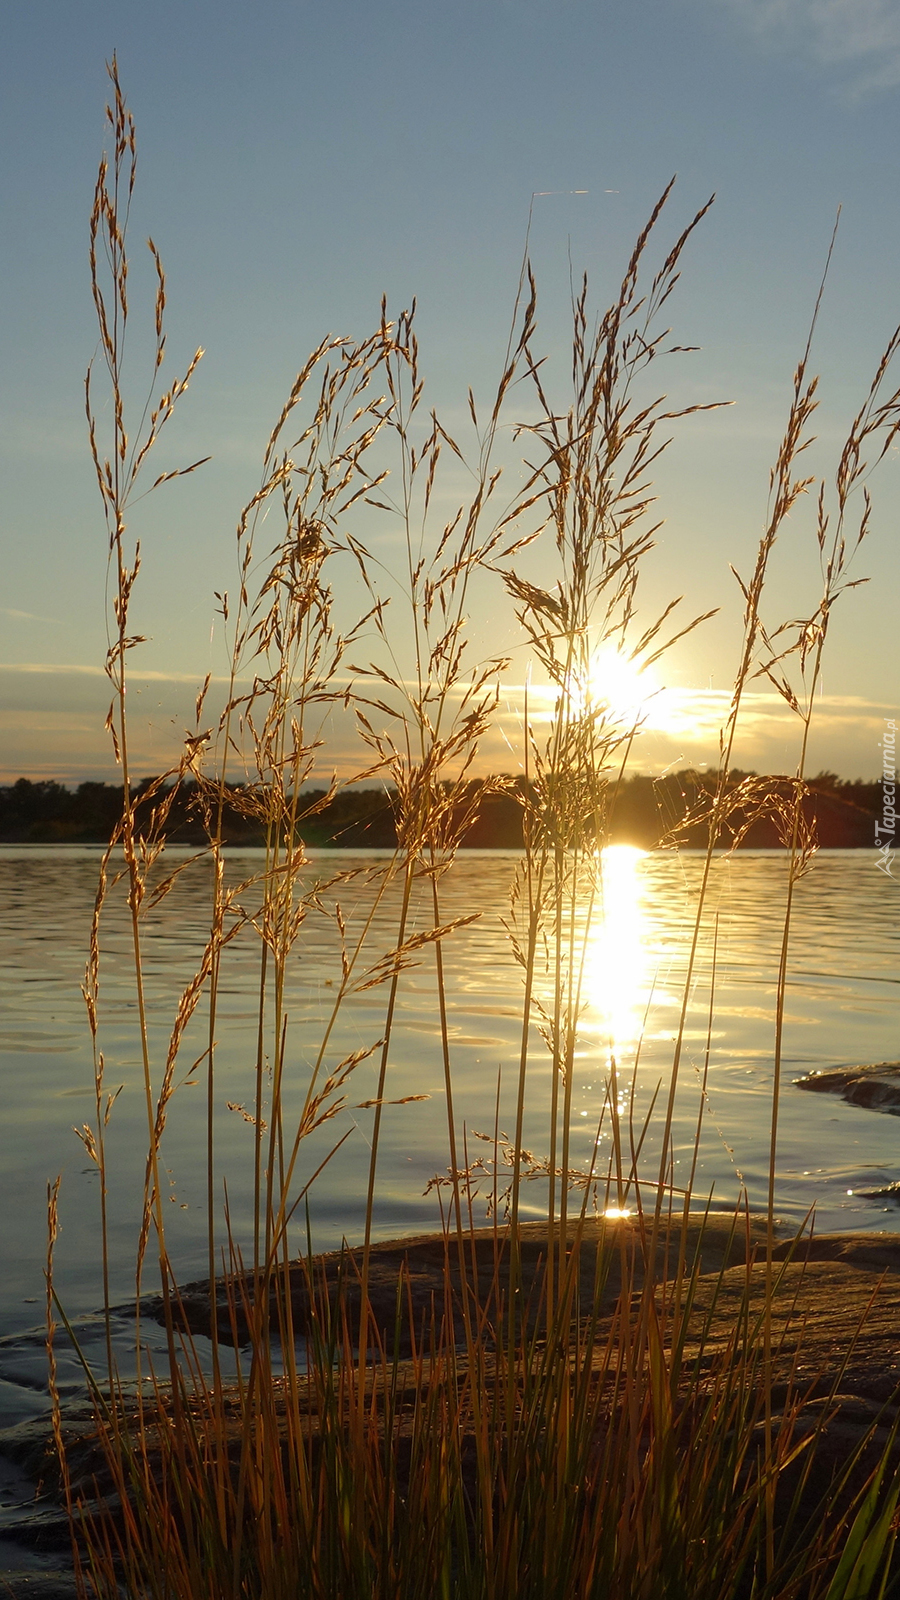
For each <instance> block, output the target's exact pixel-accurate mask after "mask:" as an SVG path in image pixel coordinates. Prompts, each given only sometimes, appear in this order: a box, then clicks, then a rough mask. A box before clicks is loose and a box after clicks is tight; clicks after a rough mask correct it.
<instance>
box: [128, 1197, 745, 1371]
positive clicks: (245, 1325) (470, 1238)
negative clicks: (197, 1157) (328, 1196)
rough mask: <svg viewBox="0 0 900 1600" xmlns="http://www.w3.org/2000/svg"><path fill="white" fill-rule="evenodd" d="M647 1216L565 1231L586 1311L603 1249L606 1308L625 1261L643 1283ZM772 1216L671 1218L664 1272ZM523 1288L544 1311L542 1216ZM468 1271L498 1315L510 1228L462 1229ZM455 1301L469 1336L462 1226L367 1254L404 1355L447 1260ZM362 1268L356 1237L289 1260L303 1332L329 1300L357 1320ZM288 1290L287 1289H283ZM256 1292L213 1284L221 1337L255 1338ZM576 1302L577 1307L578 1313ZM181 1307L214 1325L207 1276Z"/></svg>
mask: <svg viewBox="0 0 900 1600" xmlns="http://www.w3.org/2000/svg"><path fill="white" fill-rule="evenodd" d="M643 1226H644V1231H645V1233H649V1231H650V1227H651V1221H650V1219H645V1222H644V1225H643ZM640 1232H641V1229H640V1225H639V1224H638V1223H637V1222H636V1221H635V1220H634V1219H628V1220H624V1221H622V1220H616V1221H611V1220H608V1219H606V1218H602V1217H590V1218H587V1219H586V1220H585V1221H584V1223H583V1224H582V1225H581V1227H580V1228H579V1229H578V1230H577V1232H576V1227H575V1225H574V1224H573V1225H572V1226H570V1227H569V1228H568V1230H567V1246H568V1248H569V1249H570V1250H571V1249H572V1248H574V1246H575V1243H576V1238H577V1239H578V1252H579V1254H578V1267H577V1278H576V1300H577V1301H578V1302H580V1307H581V1309H582V1312H583V1313H586V1312H587V1311H588V1310H589V1309H590V1307H591V1306H592V1305H593V1303H594V1296H595V1293H596V1289H597V1273H598V1258H599V1256H600V1253H601V1251H602V1252H603V1266H602V1285H601V1286H600V1294H599V1309H600V1310H601V1311H611V1310H612V1308H613V1306H614V1305H615V1303H616V1301H617V1300H618V1298H619V1295H620V1293H621V1288H622V1272H623V1268H624V1269H625V1270H626V1271H628V1272H630V1273H632V1274H633V1275H632V1276H631V1280H630V1281H631V1286H632V1287H635V1288H636V1287H638V1286H639V1283H640V1274H639V1271H638V1265H637V1263H638V1259H639V1257H640V1254H641V1248H640ZM765 1236H766V1224H765V1219H764V1218H762V1217H759V1216H751V1217H748V1218H743V1217H741V1218H738V1219H737V1220H736V1219H735V1217H734V1216H733V1215H732V1214H731V1213H728V1214H727V1215H725V1214H721V1213H719V1214H716V1213H711V1214H709V1215H705V1216H704V1215H703V1214H702V1213H697V1214H692V1215H691V1216H690V1217H689V1218H688V1220H687V1223H686V1224H685V1225H684V1227H683V1228H682V1223H681V1219H680V1218H678V1219H673V1220H672V1222H671V1223H670V1224H669V1226H668V1227H667V1226H666V1225H665V1224H663V1226H662V1227H661V1229H660V1232H659V1238H658V1241H657V1248H656V1263H657V1272H658V1273H662V1272H663V1271H665V1272H667V1273H668V1274H669V1275H671V1273H672V1272H673V1271H674V1270H675V1266H676V1263H677V1261H678V1257H679V1253H680V1251H681V1250H682V1249H683V1250H684V1256H685V1263H686V1265H687V1268H688V1269H689V1270H690V1268H692V1267H693V1265H694V1263H695V1261H697V1260H698V1258H699V1270H700V1272H701V1273H710V1272H718V1271H719V1270H720V1269H721V1268H722V1267H723V1266H732V1265H737V1264H739V1263H741V1262H743V1261H746V1259H747V1256H748V1252H753V1251H754V1250H759V1249H760V1247H761V1246H762V1245H763V1244H764V1242H765ZM518 1239H519V1261H520V1272H521V1280H520V1291H519V1292H520V1293H521V1294H522V1295H523V1297H524V1300H525V1303H526V1304H528V1305H529V1306H530V1309H531V1311H532V1312H533V1313H534V1312H536V1311H537V1307H538V1302H539V1298H540V1293H541V1284H542V1281H543V1275H544V1271H545V1267H546V1262H547V1255H548V1249H547V1225H546V1223H543V1222H526V1223H522V1224H520V1225H519V1229H518ZM463 1257H464V1270H465V1277H466V1281H467V1283H468V1285H469V1286H470V1289H469V1292H470V1293H472V1292H474V1293H475V1294H477V1297H478V1299H479V1302H480V1304H481V1306H482V1309H483V1310H484V1308H485V1307H486V1306H489V1307H490V1313H491V1315H494V1314H496V1313H497V1312H498V1310H499V1307H500V1304H501V1302H504V1303H508V1295H509V1288H510V1249H509V1234H508V1229H507V1228H505V1227H502V1226H501V1227H498V1228H497V1229H494V1228H479V1229H475V1230H473V1231H472V1232H469V1233H466V1234H465V1235H464V1247H463ZM447 1267H449V1279H450V1285H451V1290H452V1298H453V1305H452V1307H451V1314H452V1315H453V1318H454V1324H455V1329H456V1335H457V1337H458V1338H460V1339H461V1338H462V1336H463V1320H462V1294H461V1287H460V1286H461V1282H462V1277H461V1273H460V1257H459V1247H458V1244H457V1239H456V1236H455V1235H452V1236H451V1237H449V1238H447V1237H445V1235H444V1234H442V1233H428V1234H415V1235H413V1236H412V1237H410V1238H408V1239H399V1240H389V1241H387V1242H384V1243H379V1244H374V1245H372V1247H371V1250H370V1254H369V1279H368V1298H369V1305H370V1308H371V1315H372V1319H373V1321H374V1323H375V1325H376V1327H377V1328H378V1329H379V1330H380V1332H381V1333H382V1335H383V1336H387V1338H388V1339H389V1340H392V1339H393V1337H394V1332H395V1327H396V1326H397V1325H398V1321H399V1328H400V1354H401V1355H407V1354H408V1353H409V1349H410V1327H411V1325H412V1326H413V1327H415V1328H416V1329H420V1328H421V1326H422V1323H423V1320H424V1321H425V1323H426V1324H427V1322H428V1320H429V1319H430V1316H431V1311H432V1307H434V1308H436V1310H437V1314H438V1319H440V1315H441V1313H442V1311H443V1308H444V1306H445V1301H446V1281H447V1279H446V1268H447ZM362 1272H363V1251H362V1249H361V1247H359V1246H353V1247H349V1246H347V1247H345V1248H344V1249H343V1250H335V1251H331V1252H329V1253H328V1254H327V1255H321V1256H316V1257H314V1258H313V1260H312V1261H311V1262H297V1263H295V1264H293V1265H292V1266H291V1268H290V1298H291V1314H292V1317H293V1321H294V1329H295V1331H296V1333H297V1334H301V1335H302V1334H303V1333H305V1332H307V1331H308V1330H309V1328H310V1327H311V1324H312V1321H313V1319H314V1318H318V1319H319V1320H320V1322H321V1319H322V1316H323V1314H324V1312H325V1308H326V1304H327V1305H330V1306H334V1305H335V1304H336V1303H337V1299H338V1291H339V1288H340V1301H341V1306H342V1308H343V1310H344V1311H345V1312H346V1315H347V1318H348V1324H349V1327H350V1331H351V1334H352V1333H354V1332H355V1330H356V1328H357V1327H358V1324H359V1306H360V1298H361V1284H362ZM282 1292H283V1291H282ZM253 1296H254V1284H253V1278H252V1274H249V1273H248V1274H244V1275H243V1276H242V1277H240V1278H235V1279H233V1280H232V1281H231V1283H230V1284H226V1283H224V1282H222V1281H221V1280H220V1281H218V1282H217V1283H216V1284H215V1286H214V1295H213V1303H214V1314H215V1319H216V1329H217V1333H218V1337H219V1339H220V1340H221V1341H222V1342H223V1343H228V1344H232V1343H235V1342H236V1343H237V1344H239V1345H240V1344H243V1343H245V1342H246V1341H247V1339H248V1337H249V1320H248V1313H249V1310H250V1305H251V1302H252V1300H253ZM277 1298H278V1296H277V1294H276V1292H275V1291H274V1290H273V1292H272V1295H271V1297H270V1312H271V1314H272V1316H274V1315H276V1314H277ZM145 1309H146V1312H147V1313H149V1315H150V1316H153V1317H156V1318H157V1320H159V1321H162V1320H163V1316H164V1310H163V1305H162V1302H161V1301H160V1300H154V1301H152V1302H150V1303H149V1304H148V1305H147V1306H146V1308H145ZM577 1309H578V1308H577V1305H576V1307H575V1310H576V1314H577ZM178 1314H180V1317H181V1319H182V1320H183V1322H184V1323H185V1325H186V1326H187V1327H188V1328H189V1329H190V1331H191V1332H192V1333H196V1334H205V1335H207V1336H208V1335H209V1334H210V1331H211V1329H210V1315H211V1307H210V1292H209V1283H208V1281H204V1282H201V1283H190V1284H186V1285H185V1286H184V1287H183V1288H182V1289H181V1290H180V1291H179V1294H178Z"/></svg>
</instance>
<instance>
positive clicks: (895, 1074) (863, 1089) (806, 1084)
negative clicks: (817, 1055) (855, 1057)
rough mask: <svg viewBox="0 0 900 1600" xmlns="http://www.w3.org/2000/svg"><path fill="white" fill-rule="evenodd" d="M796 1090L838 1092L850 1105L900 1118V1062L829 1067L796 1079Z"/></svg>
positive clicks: (821, 1092) (825, 1092)
mask: <svg viewBox="0 0 900 1600" xmlns="http://www.w3.org/2000/svg"><path fill="white" fill-rule="evenodd" d="M794 1083H795V1085H796V1087H797V1088H798V1089H811V1090H812V1091H813V1093H814V1094H837V1095H840V1097H841V1099H842V1100H846V1101H847V1103H848V1104H849V1105H852V1106H864V1107H865V1109H866V1110H868V1111H886V1112H887V1113H888V1115H889V1116H894V1117H900V1061H875V1062H872V1063H870V1064H868V1065H866V1066H861V1067H831V1068H829V1069H828V1070H827V1071H825V1072H809V1073H807V1074H806V1076H805V1077H803V1078H795V1079H794Z"/></svg>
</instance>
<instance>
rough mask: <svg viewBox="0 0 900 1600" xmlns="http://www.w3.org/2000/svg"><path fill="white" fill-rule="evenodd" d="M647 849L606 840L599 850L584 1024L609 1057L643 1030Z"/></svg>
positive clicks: (646, 969) (617, 1056)
mask: <svg viewBox="0 0 900 1600" xmlns="http://www.w3.org/2000/svg"><path fill="white" fill-rule="evenodd" d="M646 853H647V852H646V851H645V850H638V849H637V848H636V847H635V846H633V845H628V844H614V845H608V846H607V848H606V849H605V850H604V851H603V852H602V854H601V885H600V897H599V898H600V904H599V907H598V909H597V912H596V915H595V918H594V927H593V928H592V930H591V933H590V936H589V944H588V959H587V983H586V986H585V987H586V993H587V999H588V1005H589V1007H590V1011H589V1013H588V1016H587V1017H586V1019H585V1022H586V1026H587V1027H589V1028H590V1029H591V1031H595V1030H596V1032H597V1033H599V1034H600V1036H601V1038H602V1039H603V1040H604V1043H605V1045H606V1049H607V1058H608V1060H609V1061H612V1060H617V1061H620V1060H621V1059H622V1055H623V1053H624V1052H625V1051H626V1049H629V1050H630V1051H631V1053H633V1047H634V1046H635V1045H636V1044H637V1041H638V1039H639V1037H640V1034H641V1029H642V1026H643V1020H644V1013H645V1011H646V1006H647V997H648V990H649V985H650V974H649V962H650V953H649V949H648V928H647V916H646V910H645V906H644V884H643V880H642V878H641V873H640V863H641V862H642V861H643V859H644V857H645V856H646Z"/></svg>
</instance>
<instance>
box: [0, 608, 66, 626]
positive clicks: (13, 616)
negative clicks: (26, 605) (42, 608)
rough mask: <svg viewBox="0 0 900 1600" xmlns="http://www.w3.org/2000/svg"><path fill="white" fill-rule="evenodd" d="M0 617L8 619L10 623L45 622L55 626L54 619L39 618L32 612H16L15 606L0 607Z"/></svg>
mask: <svg viewBox="0 0 900 1600" xmlns="http://www.w3.org/2000/svg"><path fill="white" fill-rule="evenodd" d="M0 616H2V617H9V619H10V621H12V622H46V623H49V624H51V626H54V627H55V626H56V618H55V617H39V616H37V615H36V614H35V613H34V612H33V611H17V610H16V608H15V606H0Z"/></svg>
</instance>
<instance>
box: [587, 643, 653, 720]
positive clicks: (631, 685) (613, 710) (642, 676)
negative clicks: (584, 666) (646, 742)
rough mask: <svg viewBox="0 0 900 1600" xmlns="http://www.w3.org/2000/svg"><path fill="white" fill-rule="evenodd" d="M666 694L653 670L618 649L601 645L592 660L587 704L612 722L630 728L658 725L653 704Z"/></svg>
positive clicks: (589, 671)
mask: <svg viewBox="0 0 900 1600" xmlns="http://www.w3.org/2000/svg"><path fill="white" fill-rule="evenodd" d="M662 692H663V691H662V685H661V684H660V682H659V679H658V678H657V676H656V674H655V672H654V671H653V669H652V667H646V666H642V664H641V662H640V661H639V660H635V659H634V658H633V657H631V656H628V655H625V654H623V652H622V651H621V650H616V649H615V647H614V646H612V645H601V646H600V648H599V649H598V650H595V651H594V653H593V655H592V656H591V661H590V667H589V669H588V684H587V693H586V695H585V700H586V702H588V703H590V705H591V706H592V707H593V708H594V709H595V710H605V711H606V712H607V714H608V715H609V717H610V718H611V720H612V721H614V722H618V723H621V724H622V725H623V726H626V727H628V726H633V725H635V724H644V723H646V722H648V721H651V720H652V721H653V722H655V721H656V718H654V717H653V715H652V713H653V709H654V706H653V703H654V701H657V702H658V701H659V699H660V697H661V695H662Z"/></svg>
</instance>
